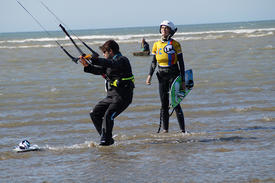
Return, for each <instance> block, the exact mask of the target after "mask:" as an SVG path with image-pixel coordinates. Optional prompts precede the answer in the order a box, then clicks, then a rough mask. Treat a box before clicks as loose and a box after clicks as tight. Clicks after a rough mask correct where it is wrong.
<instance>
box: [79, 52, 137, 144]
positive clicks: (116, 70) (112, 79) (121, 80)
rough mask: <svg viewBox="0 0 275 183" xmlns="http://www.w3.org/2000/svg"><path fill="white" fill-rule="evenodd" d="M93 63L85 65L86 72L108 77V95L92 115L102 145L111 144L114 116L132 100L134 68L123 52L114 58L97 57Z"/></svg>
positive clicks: (98, 104)
mask: <svg viewBox="0 0 275 183" xmlns="http://www.w3.org/2000/svg"><path fill="white" fill-rule="evenodd" d="M93 64H94V65H89V66H87V67H84V72H88V73H92V74H96V75H102V76H103V77H104V78H105V79H106V81H107V83H106V88H107V96H106V97H105V98H104V99H103V100H101V101H99V102H98V103H97V105H96V106H95V107H94V109H93V110H92V111H91V113H90V117H91V119H92V121H93V123H94V126H95V128H96V130H97V132H98V133H99V134H100V135H101V142H100V143H101V145H110V144H112V143H113V138H112V131H113V126H114V118H115V117H117V116H118V115H119V114H120V113H121V112H123V111H124V110H125V109H126V108H127V107H128V106H129V104H130V103H131V102H132V98H133V89H134V82H133V74H132V69H131V65H130V62H129V60H128V59H127V58H126V57H124V56H122V55H121V54H117V55H115V56H114V58H113V59H104V58H97V59H95V60H94V61H93ZM114 83H115V84H114Z"/></svg>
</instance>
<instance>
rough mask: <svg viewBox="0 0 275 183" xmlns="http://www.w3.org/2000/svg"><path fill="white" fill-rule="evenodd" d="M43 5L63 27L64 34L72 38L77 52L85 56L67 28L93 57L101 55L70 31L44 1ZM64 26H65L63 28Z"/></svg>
mask: <svg viewBox="0 0 275 183" xmlns="http://www.w3.org/2000/svg"><path fill="white" fill-rule="evenodd" d="M40 2H41V4H42V5H43V6H44V7H45V8H46V9H47V10H48V11H49V12H50V13H51V14H52V15H53V16H54V17H55V19H56V20H57V21H58V22H59V24H60V25H59V26H60V27H61V29H62V30H63V32H64V33H65V34H66V35H67V36H68V37H69V38H70V40H71V41H72V43H73V44H74V45H75V47H76V48H77V50H78V51H79V52H80V53H81V55H83V52H82V51H81V50H80V48H79V47H78V46H77V45H76V44H75V42H74V41H73V39H72V38H71V36H70V35H69V34H68V32H67V31H66V29H65V28H64V26H65V27H67V29H68V30H69V31H70V32H71V33H72V34H73V35H74V36H75V37H76V38H77V39H78V40H79V41H80V42H81V43H82V44H83V45H84V46H85V47H86V48H87V49H88V50H90V51H91V52H92V54H93V57H98V56H99V54H98V53H97V52H96V51H94V50H93V49H92V48H91V47H89V46H88V45H87V44H86V43H85V42H84V41H82V40H81V39H80V38H79V37H78V36H77V35H76V34H75V33H74V32H73V31H72V30H70V29H69V28H68V26H67V25H66V24H65V23H64V22H63V21H62V20H61V19H60V18H58V16H57V15H56V14H55V13H54V12H53V11H52V10H50V8H49V7H48V6H46V5H45V3H43V2H42V1H40ZM62 24H63V25H64V26H62Z"/></svg>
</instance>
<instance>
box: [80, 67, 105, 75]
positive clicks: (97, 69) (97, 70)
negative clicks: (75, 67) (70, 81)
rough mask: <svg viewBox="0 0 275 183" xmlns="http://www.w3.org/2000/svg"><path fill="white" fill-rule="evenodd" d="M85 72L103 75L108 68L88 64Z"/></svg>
mask: <svg viewBox="0 0 275 183" xmlns="http://www.w3.org/2000/svg"><path fill="white" fill-rule="evenodd" d="M84 72H87V73H91V74H95V75H101V74H104V73H105V72H106V69H105V68H103V67H100V66H95V65H88V66H86V67H84Z"/></svg>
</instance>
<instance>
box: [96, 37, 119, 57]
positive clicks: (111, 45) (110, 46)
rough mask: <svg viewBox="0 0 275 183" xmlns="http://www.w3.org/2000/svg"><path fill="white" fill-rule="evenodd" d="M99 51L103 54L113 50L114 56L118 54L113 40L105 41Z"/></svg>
mask: <svg viewBox="0 0 275 183" xmlns="http://www.w3.org/2000/svg"><path fill="white" fill-rule="evenodd" d="M99 49H101V51H103V52H105V51H110V50H113V52H114V54H117V53H119V45H118V44H117V42H115V41H114V40H108V41H106V42H105V43H104V44H103V45H102V46H100V47H99Z"/></svg>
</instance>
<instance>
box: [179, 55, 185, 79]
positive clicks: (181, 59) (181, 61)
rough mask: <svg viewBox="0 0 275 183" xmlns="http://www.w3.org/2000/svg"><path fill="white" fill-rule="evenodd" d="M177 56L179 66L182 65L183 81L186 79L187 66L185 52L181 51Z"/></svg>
mask: <svg viewBox="0 0 275 183" xmlns="http://www.w3.org/2000/svg"><path fill="white" fill-rule="evenodd" d="M177 57H178V63H179V67H180V75H181V77H182V79H183V81H185V66H184V60H183V54H182V53H180V54H178V55H177Z"/></svg>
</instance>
